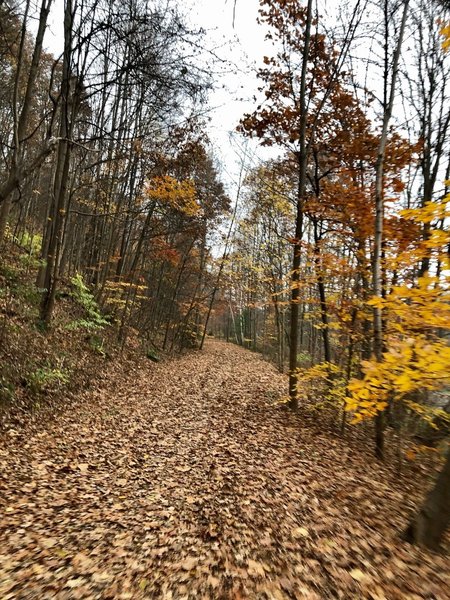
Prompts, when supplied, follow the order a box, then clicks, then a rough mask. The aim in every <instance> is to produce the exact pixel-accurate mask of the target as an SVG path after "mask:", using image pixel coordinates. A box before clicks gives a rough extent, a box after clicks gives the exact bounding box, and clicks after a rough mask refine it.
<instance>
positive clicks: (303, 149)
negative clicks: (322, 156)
mask: <svg viewBox="0 0 450 600" xmlns="http://www.w3.org/2000/svg"><path fill="white" fill-rule="evenodd" d="M311 22H312V0H308V5H307V17H306V27H305V42H304V49H303V56H302V71H301V81H300V133H299V136H300V139H299V145H300V149H299V152H298V192H297V215H296V219H295V242H294V256H293V260H292V276H291V322H290V328H289V331H290V335H289V337H290V346H289V408H291V409H292V410H293V411H297V410H298V395H297V394H298V390H297V353H298V317H299V308H300V287H299V285H300V265H301V252H302V246H301V244H302V236H303V216H304V215H303V205H304V196H305V191H306V165H307V162H308V149H307V143H306V125H307V103H306V83H307V81H306V79H307V72H308V56H309V46H310V43H311Z"/></svg>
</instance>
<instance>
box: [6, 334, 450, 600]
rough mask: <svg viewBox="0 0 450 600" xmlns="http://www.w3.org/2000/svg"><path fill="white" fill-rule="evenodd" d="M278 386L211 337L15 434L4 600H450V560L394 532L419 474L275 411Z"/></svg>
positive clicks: (9, 436) (257, 364) (117, 376)
mask: <svg viewBox="0 0 450 600" xmlns="http://www.w3.org/2000/svg"><path fill="white" fill-rule="evenodd" d="M285 385H286V382H285V379H284V377H282V376H281V375H278V374H277V373H276V371H275V370H274V368H273V367H272V366H270V365H269V364H268V363H267V362H264V361H263V360H262V359H261V358H260V357H259V356H258V355H255V354H252V353H250V352H247V351H245V350H242V349H240V348H237V347H235V346H232V345H227V344H224V343H220V342H216V341H212V342H209V344H208V346H207V348H206V350H205V351H204V352H201V353H200V352H198V353H191V354H189V355H186V356H184V357H181V358H179V359H176V360H173V361H170V362H167V363H162V364H158V365H154V364H153V363H149V362H147V363H145V364H141V365H136V366H135V368H134V369H133V368H129V367H127V369H126V372H120V371H119V370H117V371H116V372H115V373H113V374H111V376H110V377H109V378H108V379H107V381H106V382H104V383H103V384H102V386H101V387H98V388H96V389H95V388H94V389H95V391H90V392H89V393H85V394H84V395H82V396H81V397H80V398H79V401H78V402H76V403H75V404H73V405H71V406H70V407H68V408H67V409H66V410H64V411H62V413H61V414H59V415H57V416H55V418H53V419H49V418H46V419H45V420H43V421H42V422H40V423H39V422H38V423H34V424H29V425H28V426H27V427H26V428H25V429H16V430H9V431H7V432H6V434H5V435H3V437H2V439H1V440H0V442H1V444H0V506H1V511H2V516H1V527H0V598H1V599H2V600H8V599H24V600H25V599H36V600H47V599H53V598H55V599H66V598H67V599H69V598H70V599H71V598H74V599H77V598H83V599H84V598H86V599H87V598H93V599H94V598H105V599H107V598H112V599H113V598H118V599H141V598H155V599H157V598H164V599H167V600H168V599H173V600H177V599H180V600H181V599H190V598H192V599H194V598H195V599H207V598H217V599H224V600H225V599H230V600H231V599H232V600H241V599H246V598H249V599H254V598H255V599H259V598H261V599H274V600H282V599H291V598H294V599H299V598H306V599H311V600H313V599H321V598H323V599H331V598H342V599H345V600H347V599H352V598H355V599H361V598H373V599H375V600H381V599H386V600H396V599H401V598H408V599H415V598H427V599H429V600H431V599H435V600H444V599H446V598H450V595H449V589H450V580H449V571H450V569H449V566H450V565H449V561H448V558H446V557H445V556H441V555H435V554H431V553H426V552H422V551H420V550H418V549H416V548H414V547H412V546H410V545H408V544H406V543H403V542H401V541H400V540H399V539H398V532H399V531H401V530H402V528H403V527H404V525H405V522H406V519H407V517H408V512H409V511H410V508H411V506H413V505H414V502H415V501H416V500H417V501H418V500H419V498H420V490H419V491H418V493H417V492H415V491H414V490H415V488H416V487H417V486H416V484H415V482H414V481H412V480H411V477H409V478H408V476H407V475H405V476H404V477H402V478H399V477H396V475H395V473H394V472H393V471H391V470H390V469H389V468H387V467H383V466H380V465H379V464H377V463H376V462H375V461H374V460H372V459H371V458H370V454H369V453H361V451H358V450H356V449H355V447H353V448H352V446H351V445H349V443H348V442H347V441H346V440H341V439H339V438H338V437H337V436H332V435H331V434H330V433H327V432H326V431H324V432H322V433H320V426H319V427H314V426H311V423H310V420H307V421H305V420H304V419H303V418H302V417H301V416H294V415H292V414H290V413H289V412H288V411H286V410H285V409H284V408H282V407H280V406H277V405H276V403H275V400H276V398H277V397H278V396H279V395H280V394H281V393H284V392H285ZM318 418H320V417H318ZM308 423H309V424H308ZM319 425H320V424H319Z"/></svg>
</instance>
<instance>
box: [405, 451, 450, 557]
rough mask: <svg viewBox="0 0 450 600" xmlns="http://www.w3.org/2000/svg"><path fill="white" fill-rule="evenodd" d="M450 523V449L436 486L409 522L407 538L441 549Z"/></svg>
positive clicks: (415, 542)
mask: <svg viewBox="0 0 450 600" xmlns="http://www.w3.org/2000/svg"><path fill="white" fill-rule="evenodd" d="M449 525H450V450H449V451H448V452H447V458H446V461H445V464H444V467H443V468H442V471H441V472H440V473H439V476H438V478H437V480H436V483H435V485H434V487H433V488H432V489H431V491H430V492H429V494H428V496H427V498H426V500H425V502H424V504H423V506H422V508H421V509H420V510H419V512H418V513H417V515H416V516H415V517H414V519H413V520H412V521H411V523H410V524H409V526H408V528H407V530H406V532H405V536H404V537H405V539H406V540H407V541H409V542H412V543H413V544H419V545H421V546H425V547H426V548H429V549H430V550H435V551H436V550H439V547H440V543H441V541H442V537H443V535H444V533H445V531H446V529H447V528H448V526H449Z"/></svg>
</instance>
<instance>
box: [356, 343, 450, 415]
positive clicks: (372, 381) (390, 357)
mask: <svg viewBox="0 0 450 600" xmlns="http://www.w3.org/2000/svg"><path fill="white" fill-rule="evenodd" d="M362 371H363V377H362V379H352V380H351V381H350V383H349V385H348V392H349V394H348V397H347V398H346V410H348V411H352V412H355V419H354V422H358V421H361V420H362V419H364V418H368V417H373V416H375V415H376V414H377V413H378V412H381V411H383V410H385V408H386V407H387V405H388V402H389V401H399V400H401V401H403V402H404V403H405V404H406V405H407V406H408V407H409V408H410V409H411V410H414V411H415V412H417V413H418V414H420V415H422V417H423V418H426V419H427V420H428V417H427V415H428V412H429V409H427V408H425V407H423V406H422V405H420V404H418V403H415V402H413V401H412V400H411V399H410V398H409V396H410V395H411V393H412V392H416V391H423V390H438V389H441V388H442V387H443V386H445V385H448V384H449V383H450V347H449V346H448V345H447V344H446V342H445V341H444V340H436V341H430V340H429V339H427V337H425V336H415V337H409V338H404V339H397V340H394V341H392V342H391V347H390V348H389V350H388V351H387V352H385V353H384V354H383V360H382V361H381V362H378V361H376V360H375V358H374V359H372V360H370V361H364V362H363V363H362Z"/></svg>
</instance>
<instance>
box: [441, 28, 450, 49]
mask: <svg viewBox="0 0 450 600" xmlns="http://www.w3.org/2000/svg"><path fill="white" fill-rule="evenodd" d="M441 34H442V35H443V36H444V41H443V42H442V48H443V49H444V50H448V49H449V48H450V24H447V25H445V27H443V28H442V29H441Z"/></svg>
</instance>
